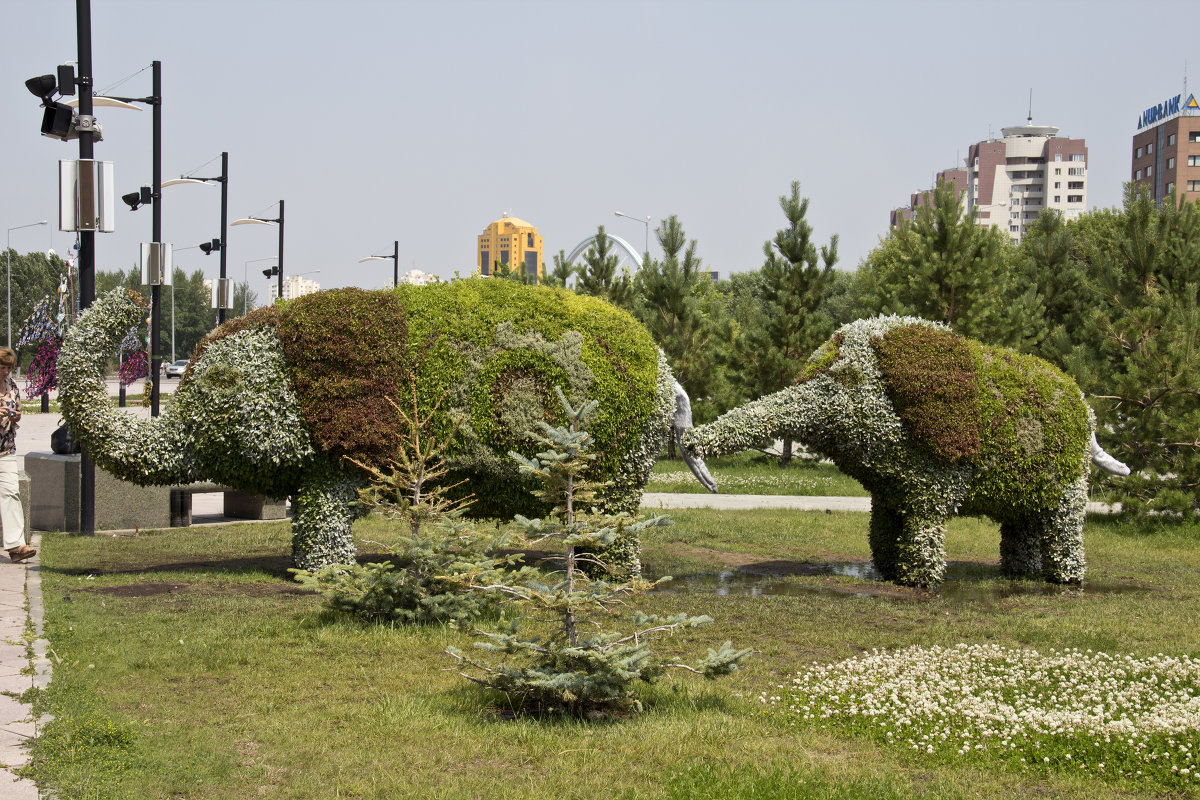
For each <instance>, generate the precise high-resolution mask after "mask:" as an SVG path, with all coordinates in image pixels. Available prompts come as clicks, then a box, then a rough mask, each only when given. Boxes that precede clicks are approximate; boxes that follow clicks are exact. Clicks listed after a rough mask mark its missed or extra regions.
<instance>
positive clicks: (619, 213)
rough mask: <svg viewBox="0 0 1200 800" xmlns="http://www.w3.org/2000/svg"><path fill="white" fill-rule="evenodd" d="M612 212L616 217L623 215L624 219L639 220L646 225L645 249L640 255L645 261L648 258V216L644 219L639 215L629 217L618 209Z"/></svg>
mask: <svg viewBox="0 0 1200 800" xmlns="http://www.w3.org/2000/svg"><path fill="white" fill-rule="evenodd" d="M613 213H614V214H616V215H617V216H618V217H624V218H625V219H631V220H633V221H634V222H640V223H642V224H643V225H645V226H646V249H645V250H643V251H642V252H643V253H645V255H644V256H642V261H643V262H645V261H646V260H648V259H649V258H650V218H649V217H646V218H645V219H642V218H641V217H631V216H630V215H628V214H622V213H621V212H620V211H614V212H613Z"/></svg>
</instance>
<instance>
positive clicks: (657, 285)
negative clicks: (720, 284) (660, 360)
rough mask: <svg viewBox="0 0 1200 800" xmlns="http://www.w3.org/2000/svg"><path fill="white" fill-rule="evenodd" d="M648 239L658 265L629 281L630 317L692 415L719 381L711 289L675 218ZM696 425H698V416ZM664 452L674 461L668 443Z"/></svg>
mask: <svg viewBox="0 0 1200 800" xmlns="http://www.w3.org/2000/svg"><path fill="white" fill-rule="evenodd" d="M654 235H655V237H656V238H657V239H658V243H659V245H661V246H662V249H663V259H662V261H657V260H652V261H648V262H647V263H646V264H645V265H643V267H642V268H641V269H640V270H638V273H637V275H636V276H635V277H634V294H635V295H636V296H637V297H638V302H637V304H636V306H635V308H634V316H635V317H637V319H638V321H639V322H641V323H642V324H643V325H645V326H646V329H647V330H649V331H650V335H651V336H652V337H654V341H655V343H656V344H658V346H659V347H661V348H662V351H663V353H665V354H666V356H667V362H668V363H669V364H670V365H671V369H672V371H673V372H674V373H675V379H676V380H678V381H679V383H680V385H681V386H683V388H684V389H685V390H686V391H687V393H688V395H689V396H690V397H691V398H692V402H693V404H694V405H693V409H694V410H695V409H697V408H698V407H700V406H702V405H703V404H704V402H705V398H707V397H709V396H711V395H712V394H713V393H714V383H715V382H716V381H717V380H718V379H719V376H718V371H717V359H716V354H715V353H714V349H715V347H716V341H715V339H716V335H717V330H718V329H717V321H716V319H715V318H714V310H715V304H714V303H713V302H712V301H713V298H712V294H713V291H712V284H711V282H710V281H709V280H708V275H707V274H706V273H705V272H704V271H703V265H702V263H701V261H700V257H699V256H697V255H696V240H695V239H693V240H691V242H688V241H687V236H686V234H685V233H684V230H683V226H682V225H681V224H680V223H679V219H678V218H677V217H675V216H674V215H672V216H670V217H668V218H667V219H664V220H663V221H662V223H661V224H660V225H659V227H657V228H655V230H654ZM685 247H686V249H685ZM681 256H682V257H681ZM697 419H698V420H699V421H703V415H702V414H698V415H697ZM672 433H673V432H672ZM668 449H669V450H670V451H671V452H670V456H671V458H674V457H675V456H674V439H673V438H672V440H671V442H670V444H669V446H668Z"/></svg>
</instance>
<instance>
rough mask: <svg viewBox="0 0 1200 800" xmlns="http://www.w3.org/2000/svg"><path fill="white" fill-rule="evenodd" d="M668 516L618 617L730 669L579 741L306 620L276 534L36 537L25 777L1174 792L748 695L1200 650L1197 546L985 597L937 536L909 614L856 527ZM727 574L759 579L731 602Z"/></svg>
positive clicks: (545, 791)
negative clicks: (840, 675)
mask: <svg viewBox="0 0 1200 800" xmlns="http://www.w3.org/2000/svg"><path fill="white" fill-rule="evenodd" d="M672 516H673V517H674V519H675V520H676V525H674V526H673V527H669V528H656V529H653V530H652V535H651V536H650V537H648V540H647V541H646V542H645V543H644V545H645V560H646V562H647V564H648V566H649V567H650V568H652V569H653V570H655V571H658V572H669V573H672V574H675V575H678V576H686V575H695V576H702V577H701V578H695V579H692V580H690V581H681V582H680V583H681V584H683V586H684V588H689V587H690V589H691V590H692V591H678V592H656V593H653V594H651V595H648V596H646V597H645V598H643V599H642V600H641V601H640V606H641V607H642V608H644V609H647V610H653V611H663V612H665V611H678V610H688V611H692V612H695V613H707V614H709V615H711V616H712V617H713V618H714V620H715V622H714V624H713V625H710V626H707V627H704V628H700V629H697V630H695V631H688V632H686V633H682V634H679V635H678V636H676V637H675V638H674V639H673V640H671V641H669V642H668V645H669V646H670V647H672V648H674V647H675V646H678V649H679V650H680V651H682V653H683V654H684V655H685V656H687V657H688V658H689V660H690V657H691V656H692V655H693V654H695V653H696V651H697V650H699V651H700V652H702V651H703V648H704V647H706V646H709V645H713V646H716V645H719V644H720V643H721V642H723V641H725V640H726V639H732V640H733V642H734V644H735V645H736V646H739V647H745V646H749V647H753V648H754V649H755V650H756V651H757V653H756V655H754V656H753V657H752V659H751V660H750V661H749V662H748V663H747V664H746V666H745V668H744V669H743V670H742V671H740V672H738V673H737V674H735V675H734V676H732V677H730V678H726V679H722V680H721V681H719V682H715V683H708V682H706V681H704V680H703V679H701V678H696V677H694V676H690V675H674V674H672V675H668V676H666V677H664V678H663V679H661V680H660V681H659V683H657V684H655V685H653V686H648V687H646V688H645V689H644V690H642V691H641V697H642V699H643V702H644V703H645V706H646V711H645V713H644V714H642V715H640V716H638V717H635V718H631V719H627V720H623V721H619V722H600V723H584V722H579V721H574V720H558V719H528V718H515V719H514V718H511V717H509V716H508V715H506V714H504V713H503V709H500V708H497V707H496V705H495V704H494V702H493V698H489V697H488V696H487V695H485V694H483V693H482V692H481V691H479V690H477V688H476V687H474V686H473V685H470V684H468V683H467V682H466V681H464V680H463V679H462V678H460V677H459V676H458V675H457V674H456V673H455V671H454V670H453V669H451V667H452V662H451V660H450V659H449V658H448V657H447V656H445V655H443V653H442V651H443V650H444V648H445V647H447V646H448V645H457V646H460V647H462V646H466V642H467V640H468V637H467V635H466V634H465V633H462V632H459V631H455V630H452V629H449V628H442V627H436V628H404V627H394V628H392V627H373V626H364V625H360V624H358V623H357V622H355V621H353V620H349V619H346V618H341V617H336V616H333V615H331V614H329V613H327V612H324V611H323V610H322V607H321V602H320V599H319V598H318V597H317V596H315V595H310V594H306V593H303V592H301V591H300V590H299V589H298V588H297V587H296V586H295V585H294V584H292V583H291V582H290V581H289V580H288V579H287V575H286V573H285V568H286V566H287V552H288V539H289V533H288V528H287V526H286V524H284V523H266V524H255V525H236V526H228V527H218V528H192V529H176V530H170V531H153V532H148V533H143V534H142V535H141V536H139V537H136V538H134V537H128V538H112V537H95V538H83V537H71V536H66V535H47V536H45V537H43V549H42V564H43V566H42V576H43V592H44V596H45V604H46V632H47V636H48V638H49V640H50V645H51V648H52V653H51V655H52V658H53V659H55V660H56V662H57V666H56V667H55V672H54V679H53V682H52V684H51V687H50V689H49V691H48V693H47V695H46V696H44V697H41V698H38V702H39V703H40V704H41V706H42V707H43V708H45V709H47V710H49V711H51V712H53V713H54V714H55V716H56V723H55V725H52V726H51V728H50V729H49V730H48V731H47V733H46V735H45V736H44V737H43V741H42V742H41V743H40V745H39V750H38V751H37V756H38V757H39V759H48V760H47V761H43V762H39V763H40V766H39V767H38V769H40V770H41V778H42V779H43V780H46V781H51V782H52V784H53V785H55V786H56V787H57V788H59V794H58V795H57V796H58V797H60V798H62V799H63V800H71V798H84V797H88V798H92V797H95V798H101V797H131V798H160V797H161V798H165V797H177V798H220V800H228V798H244V797H268V798H335V797H337V798H351V797H353V798H398V797H433V798H460V797H461V798H473V797H495V798H500V797H503V798H556V799H557V798H596V797H618V798H714V799H715V798H752V797H753V798H809V797H811V798H831V799H832V798H947V797H948V798H956V797H962V798H993V797H1018V796H1019V797H1025V796H1039V797H1053V798H1081V799H1086V800H1099V799H1100V798H1109V797H1127V796H1133V797H1161V796H1184V795H1186V794H1187V790H1186V789H1185V788H1173V787H1172V786H1171V785H1170V784H1169V783H1168V784H1163V783H1162V782H1153V781H1149V782H1148V781H1145V780H1131V779H1124V778H1120V777H1115V776H1106V777H1098V776H1095V775H1092V774H1081V773H1079V772H1075V771H1072V770H1070V769H1067V768H1059V767H1053V766H1052V767H1050V768H1040V767H1038V768H1032V769H1030V770H1029V771H1024V770H1023V769H1022V767H1021V765H1020V764H1014V763H1011V762H1009V761H1001V760H999V759H996V758H991V759H989V758H983V757H981V758H975V759H966V760H963V759H957V760H956V759H953V758H950V757H947V756H941V755H934V756H927V755H924V754H918V753H914V752H911V751H910V750H907V749H905V748H903V747H899V746H893V745H887V744H884V743H881V742H879V741H878V740H877V739H875V738H872V737H870V736H867V735H861V734H857V733H854V732H853V731H849V732H847V731H844V730H841V729H838V728H837V727H835V726H823V725H821V724H810V723H805V722H801V721H798V720H796V719H795V718H794V717H791V718H789V717H787V716H781V715H770V714H767V713H765V712H764V706H763V705H762V704H761V703H760V702H759V701H758V697H759V695H760V694H761V693H763V692H770V691H773V690H774V687H775V686H776V685H777V684H779V683H781V682H783V681H785V680H786V679H787V678H788V677H789V676H791V675H792V674H793V673H795V672H796V671H798V670H802V669H804V668H806V667H807V666H809V665H813V664H822V663H828V662H835V661H841V660H843V659H847V658H850V657H854V656H857V655H861V654H862V653H863V651H864V650H870V649H871V648H900V647H906V646H909V645H945V646H952V645H955V644H958V643H962V642H969V643H981V644H982V643H986V644H998V645H1005V646H1011V647H1022V648H1038V649H1043V650H1044V649H1048V648H1065V647H1078V648H1093V649H1096V650H1103V651H1106V652H1109V653H1132V654H1135V655H1140V656H1147V655H1152V654H1154V653H1158V652H1162V653H1166V654H1174V655H1180V654H1197V653H1200V587H1198V586H1197V581H1196V577H1195V576H1196V575H1197V574H1200V548H1198V547H1197V545H1198V544H1200V528H1198V527H1195V526H1192V527H1186V526H1185V527H1167V528H1162V529H1145V528H1135V527H1132V526H1128V525H1123V524H1122V523H1120V522H1118V521H1117V520H1115V519H1110V518H1098V517H1091V518H1089V521H1088V528H1087V547H1088V558H1089V562H1090V565H1091V571H1090V572H1089V574H1088V583H1087V585H1085V588H1084V590H1083V591H1082V592H1079V591H1073V590H1063V589H1057V588H1056V589H1053V590H1051V591H1044V590H1043V587H1042V586H1041V585H1040V584H1018V585H1015V586H1014V585H1013V584H1010V583H1009V582H1007V581H1003V580H1001V579H1000V578H999V576H998V572H997V566H996V563H997V554H998V541H999V535H998V532H997V530H996V528H995V526H993V525H990V524H987V523H984V522H979V521H975V520H957V521H955V522H953V523H952V525H951V528H950V532H949V535H948V544H947V549H948V553H949V558H950V560H951V562H952V565H953V569H952V571H951V578H950V580H949V581H948V582H947V584H946V586H945V587H944V591H943V592H942V593H941V594H933V595H931V594H929V593H927V592H923V591H919V590H910V589H904V588H900V587H895V586H891V585H889V584H879V583H875V582H873V581H870V580H864V579H863V578H862V577H856V573H855V570H854V569H853V568H854V567H855V566H857V567H858V568H859V569H860V571H861V568H862V567H863V565H864V564H865V562H867V561H868V559H869V551H868V547H867V515H865V514H853V513H844V514H837V513H834V514H822V513H805V512H794V511H779V512H776V511H754V512H746V511H743V512H719V511H708V510H693V511H679V512H676V513H674V514H673V515H672ZM355 533H356V536H358V537H359V540H360V550H361V551H363V552H368V553H369V552H378V551H379V548H378V545H373V544H370V543H369V542H371V541H386V539H387V538H388V536H389V532H388V530H387V529H386V528H385V527H384V523H382V522H381V521H379V520H377V519H367V520H363V521H361V522H360V523H358V524H357V525H356V528H355ZM830 565H834V566H836V567H837V569H830ZM847 567H848V568H847ZM721 573H724V574H725V577H724V578H723V579H722V578H718V577H716V576H718V575H720V574H721ZM752 573H771V574H774V575H779V576H783V577H779V578H776V579H774V580H772V581H769V582H765V583H764V582H762V581H759V582H758V583H754V579H752V578H750V577H749V576H748V574H752ZM735 578H739V579H744V582H742V583H739V582H738V580H734V579H735ZM706 580H708V582H706ZM713 581H715V583H713ZM750 584H752V585H750ZM714 586H722V587H724V589H723V590H722V591H724V592H725V593H723V594H717V593H716V590H714ZM755 587H757V588H755ZM754 591H759V592H765V593H762V594H753V593H752V592H754ZM1194 739H1195V735H1194V733H1193V734H1192V735H1191V737H1190V738H1189V742H1190V741H1191V740H1194Z"/></svg>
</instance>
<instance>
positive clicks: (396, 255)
mask: <svg viewBox="0 0 1200 800" xmlns="http://www.w3.org/2000/svg"><path fill="white" fill-rule="evenodd" d="M389 258H390V259H391V260H392V288H393V289H395V288H396V287H397V286H399V285H400V240H399V239H397V240H396V241H394V242H392V254H391V255H390V256H367V257H366V258H360V259H359V260H358V263H360V264H361V263H363V262H364V261H387V260H388V259H389Z"/></svg>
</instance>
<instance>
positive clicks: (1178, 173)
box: [1129, 94, 1200, 203]
mask: <svg viewBox="0 0 1200 800" xmlns="http://www.w3.org/2000/svg"><path fill="white" fill-rule="evenodd" d="M1183 98H1184V96H1183V94H1177V95H1175V96H1174V97H1172V98H1169V99H1167V100H1165V101H1163V102H1162V103H1156V104H1155V105H1153V106H1151V107H1150V108H1148V109H1146V110H1145V111H1143V112H1142V113H1141V114H1139V115H1138V132H1137V133H1135V134H1134V135H1133V163H1132V165H1131V166H1130V168H1129V173H1130V174H1129V178H1130V180H1131V181H1133V183H1134V185H1135V186H1136V187H1137V188H1139V189H1142V190H1144V191H1147V192H1149V193H1150V195H1151V197H1153V198H1154V201H1155V202H1156V203H1158V202H1162V200H1163V199H1164V198H1166V197H1169V196H1170V195H1171V194H1172V193H1174V195H1175V197H1176V199H1177V200H1179V199H1182V200H1185V201H1191V200H1195V199H1196V198H1198V197H1200V116H1195V114H1196V112H1198V111H1200V103H1197V102H1196V96H1195V95H1194V94H1191V95H1188V96H1187V99H1186V100H1184V99H1183Z"/></svg>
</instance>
